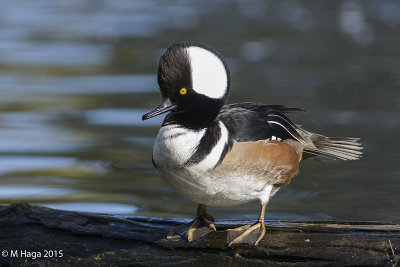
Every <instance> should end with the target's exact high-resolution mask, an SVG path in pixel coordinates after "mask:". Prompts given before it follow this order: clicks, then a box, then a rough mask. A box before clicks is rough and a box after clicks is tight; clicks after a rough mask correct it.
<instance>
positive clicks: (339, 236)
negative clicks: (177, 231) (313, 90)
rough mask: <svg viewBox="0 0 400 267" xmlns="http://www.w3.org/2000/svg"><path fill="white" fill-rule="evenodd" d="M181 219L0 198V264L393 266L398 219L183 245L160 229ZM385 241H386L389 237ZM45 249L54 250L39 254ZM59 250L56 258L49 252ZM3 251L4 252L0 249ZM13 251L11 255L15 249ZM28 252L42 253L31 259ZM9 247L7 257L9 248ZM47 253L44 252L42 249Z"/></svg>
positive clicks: (216, 237)
mask: <svg viewBox="0 0 400 267" xmlns="http://www.w3.org/2000/svg"><path fill="white" fill-rule="evenodd" d="M184 222H187V220H178V219H161V218H148V217H114V216H105V215H96V214H89V213H79V212H67V211H59V210H53V209H49V208H45V207H41V206H33V205H29V204H13V205H0V250H1V252H0V253H2V254H3V253H4V254H3V256H4V255H5V254H7V256H6V257H3V256H2V255H0V263H3V264H6V265H8V264H11V265H12V266H14V265H17V266H68V265H69V266H98V265H104V266H114V265H115V266H116V265H121V266H125V265H142V266H143V265H144V266H147V265H151V266H153V265H156V266H157V265H176V264H179V265H180V266H185V265H201V266H203V265H206V266H232V265H241V266H242V265H244V266H258V265H265V264H270V265H273V266H292V265H301V266H321V265H322V266H323V265H328V266H344V265H346V266H354V265H367V266H374V265H375V266H400V263H399V254H400V225H398V224H389V223H387V224H385V223H358V222H357V223H348V222H340V223H338V222H279V221H278V222H277V221H267V222H266V227H267V234H266V236H265V237H264V239H263V240H262V241H261V242H260V245H259V246H258V247H254V246H249V245H235V246H233V247H232V248H229V247H228V246H227V245H226V242H225V240H226V232H225V231H224V230H225V229H227V228H233V227H236V226H238V225H241V224H244V223H249V222H239V221H235V222H226V221H225V222H224V221H217V222H216V226H217V230H218V231H217V232H212V233H210V234H208V235H206V236H205V237H203V238H202V239H201V240H198V241H195V242H192V243H190V244H188V243H187V242H186V241H184V240H177V241H170V240H166V239H165V236H166V234H167V233H168V230H169V229H171V228H172V227H174V226H176V225H178V224H181V223H184ZM389 240H390V241H389ZM45 250H47V251H50V250H52V251H57V253H54V252H53V253H52V255H53V258H45V257H44V256H45V253H46V252H45ZM60 250H62V254H63V256H62V257H58V258H57V257H55V256H56V254H58V256H60ZM4 251H6V252H4ZM16 252H17V253H18V257H17V256H16V255H15V253H16ZM28 252H41V255H40V257H38V253H36V256H37V258H36V259H33V257H34V255H33V254H32V253H31V254H29V253H28ZM11 253H14V257H13V256H12V255H11ZM47 256H49V255H47Z"/></svg>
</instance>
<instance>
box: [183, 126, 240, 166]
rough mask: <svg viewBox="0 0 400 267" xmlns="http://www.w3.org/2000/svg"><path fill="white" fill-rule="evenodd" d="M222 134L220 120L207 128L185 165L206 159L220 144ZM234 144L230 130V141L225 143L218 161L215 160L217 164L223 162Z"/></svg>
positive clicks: (191, 164)
mask: <svg viewBox="0 0 400 267" xmlns="http://www.w3.org/2000/svg"><path fill="white" fill-rule="evenodd" d="M221 135H222V134H221V127H220V126H219V123H218V121H215V122H213V124H212V125H211V126H210V127H208V128H207V129H206V132H205V133H204V135H203V137H202V138H201V140H200V143H199V145H198V146H197V149H196V151H195V152H194V153H193V155H192V156H191V157H190V159H189V160H188V161H187V162H186V163H185V166H186V167H190V166H193V165H195V164H197V163H200V162H201V161H202V160H204V159H205V158H206V157H207V156H208V155H209V154H210V153H211V152H212V150H213V148H214V147H215V146H216V145H217V144H218V141H219V140H220V139H221ZM232 144H233V140H232V139H231V138H230V136H229V132H228V142H227V143H226V144H225V147H224V149H223V151H222V153H221V156H220V158H219V160H218V162H215V166H217V165H218V164H219V163H221V162H222V160H223V159H224V158H225V155H226V153H228V151H229V150H230V148H231V147H232Z"/></svg>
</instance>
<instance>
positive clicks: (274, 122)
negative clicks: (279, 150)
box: [217, 102, 304, 142]
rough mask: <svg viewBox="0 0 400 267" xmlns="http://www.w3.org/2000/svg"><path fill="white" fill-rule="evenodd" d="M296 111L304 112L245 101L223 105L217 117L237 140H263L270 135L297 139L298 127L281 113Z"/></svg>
mask: <svg viewBox="0 0 400 267" xmlns="http://www.w3.org/2000/svg"><path fill="white" fill-rule="evenodd" d="M296 111H303V112H304V110H302V109H299V108H288V107H285V106H280V105H265V104H258V103H249V102H246V103H237V104H232V105H225V106H223V107H222V109H221V111H220V113H219V115H218V117H217V119H218V120H221V121H222V122H223V123H224V124H225V126H226V127H227V129H228V131H229V135H230V137H231V138H232V139H233V140H235V141H238V142H247V141H258V140H265V139H268V138H271V137H272V136H276V137H278V138H281V139H282V140H285V139H293V140H297V141H299V140H300V139H303V138H302V137H301V135H300V134H299V133H298V132H297V130H296V129H298V127H297V126H296V125H295V124H294V123H292V122H291V121H290V120H289V118H287V117H286V116H285V115H284V114H283V113H284V112H296Z"/></svg>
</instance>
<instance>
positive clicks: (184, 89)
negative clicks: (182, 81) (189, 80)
mask: <svg viewBox="0 0 400 267" xmlns="http://www.w3.org/2000/svg"><path fill="white" fill-rule="evenodd" d="M179 93H180V94H181V95H186V93H187V90H186V88H182V89H181V90H179Z"/></svg>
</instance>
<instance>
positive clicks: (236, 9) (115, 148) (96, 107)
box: [0, 0, 400, 222]
mask: <svg viewBox="0 0 400 267" xmlns="http://www.w3.org/2000/svg"><path fill="white" fill-rule="evenodd" d="M399 14H400V3H399V2H398V1H395V0H393V1H389V0H387V1H317V0H313V1H302V2H297V1H261V0H260V1H258V0H247V1H245V0H237V1H227V0H226V1H198V2H193V3H192V4H190V5H189V4H187V2H186V1H168V2H166V1H161V0H160V1H130V0H103V1H89V0H86V1H83V0H68V1H50V0H35V1H28V0H25V1H11V0H9V1H2V3H1V9H0V92H1V93H0V112H1V113H0V201H1V203H13V202H19V201H25V202H30V203H38V204H43V205H47V206H50V207H54V208H61V209H68V210H80V211H95V212H104V213H121V214H136V215H149V216H170V217H173V216H177V217H192V216H193V214H194V211H195V207H196V204H194V203H192V202H190V201H188V200H185V199H183V198H181V197H180V196H178V195H177V194H175V193H174V192H173V191H172V189H170V188H169V187H167V186H166V185H165V184H164V183H163V181H162V180H161V179H160V178H159V177H158V176H157V174H156V173H155V171H154V170H153V167H152V165H151V148H152V145H153V141H154V138H155V136H156V134H157V131H158V127H159V125H160V124H161V121H162V118H157V119H153V120H149V121H146V122H142V121H141V115H142V114H143V113H144V112H145V111H147V110H149V109H150V108H152V107H154V106H155V105H156V104H158V102H159V100H160V95H159V92H158V88H157V83H156V76H155V73H156V70H157V63H158V58H159V56H160V54H161V53H162V51H163V49H165V48H166V47H167V46H168V45H169V44H170V43H173V42H176V41H181V40H186V39H190V40H197V41H202V42H206V43H208V44H210V45H212V46H214V47H215V48H216V49H217V50H219V51H220V52H221V53H223V54H224V55H225V56H226V57H227V60H228V62H229V66H230V68H231V72H232V91H231V92H232V93H231V96H230V99H229V102H230V103H233V102H240V101H259V102H265V103H269V104H285V105H288V106H297V107H302V108H305V109H307V110H308V111H309V114H305V115H304V114H293V115H292V116H291V118H292V119H293V120H294V121H296V122H297V123H300V124H302V125H303V126H304V127H305V128H306V129H308V130H311V131H315V132H319V133H322V134H325V135H330V136H354V137H361V138H362V142H363V144H364V147H365V157H364V158H363V159H362V160H361V161H358V162H340V161H326V160H322V161H321V160H320V161H317V160H307V161H305V162H303V163H302V166H301V172H300V175H299V176H297V177H296V178H295V179H294V180H293V182H292V183H291V184H290V185H289V186H288V187H286V188H283V189H281V190H280V191H279V192H278V194H277V195H276V196H275V197H274V198H273V199H272V201H271V202H270V205H269V206H268V213H267V214H268V215H267V218H269V219H289V220H303V219H306V220H325V219H335V220H383V221H392V222H400V205H399V203H400V161H399V160H400V154H399V148H400V147H399V145H398V144H399V141H398V139H399V138H400V131H399V130H400V116H399V115H400V112H399V111H400V110H399V105H400V75H399V74H400V49H399V47H400V30H399V29H400V16H399ZM258 211H259V206H258V204H257V203H253V204H249V205H245V206H239V207H236V208H230V209H217V208H214V209H211V213H212V214H214V215H217V216H215V217H216V218H217V219H252V218H256V217H257V215H258Z"/></svg>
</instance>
